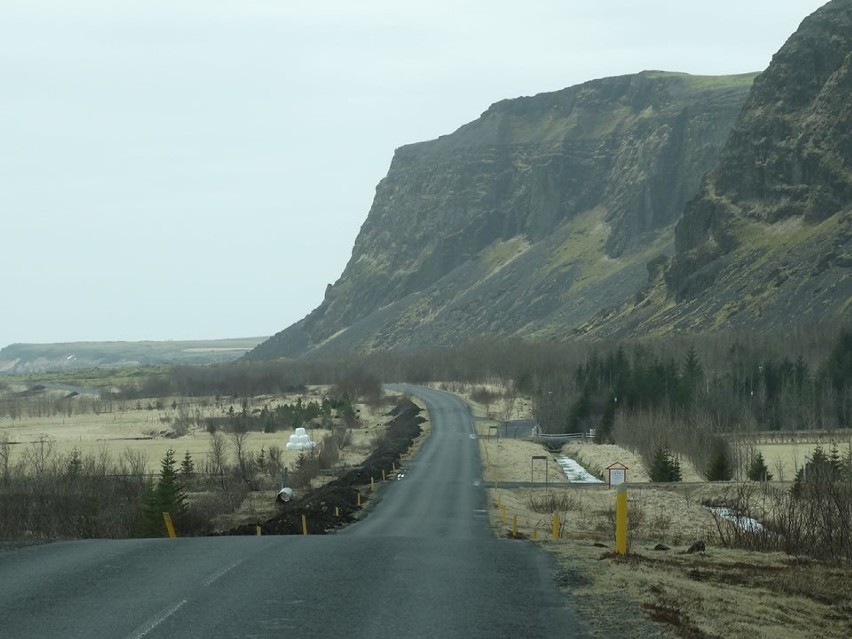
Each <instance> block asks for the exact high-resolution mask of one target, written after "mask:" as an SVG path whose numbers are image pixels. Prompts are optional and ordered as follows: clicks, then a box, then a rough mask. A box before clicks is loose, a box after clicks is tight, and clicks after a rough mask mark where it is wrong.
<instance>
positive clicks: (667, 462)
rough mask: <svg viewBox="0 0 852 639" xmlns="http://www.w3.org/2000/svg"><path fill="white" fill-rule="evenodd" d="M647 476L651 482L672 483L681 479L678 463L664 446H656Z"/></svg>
mask: <svg viewBox="0 0 852 639" xmlns="http://www.w3.org/2000/svg"><path fill="white" fill-rule="evenodd" d="M648 474H649V475H650V476H651V481H653V482H674V481H681V479H682V475H681V470H680V462H678V461H677V460H676V459H675V458H674V457H673V456H672V454H671V453H670V452H669V449H668V447H667V446H665V445H660V446H657V450H656V451H655V452H654V458H653V460H652V461H651V469H650V471H649V473H648Z"/></svg>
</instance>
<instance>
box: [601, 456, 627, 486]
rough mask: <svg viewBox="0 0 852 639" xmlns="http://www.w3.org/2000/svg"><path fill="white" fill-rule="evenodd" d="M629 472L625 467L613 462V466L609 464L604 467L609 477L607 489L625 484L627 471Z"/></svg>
mask: <svg viewBox="0 0 852 639" xmlns="http://www.w3.org/2000/svg"><path fill="white" fill-rule="evenodd" d="M628 470H630V469H629V468H628V467H627V466H625V465H624V464H622V463H621V462H615V463H614V464H610V465H609V466H607V467H606V471H607V474H608V477H609V486H608V487H609V488H612V487H613V486H620V485H621V484H626V483H627V471H628Z"/></svg>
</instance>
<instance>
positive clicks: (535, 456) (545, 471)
mask: <svg viewBox="0 0 852 639" xmlns="http://www.w3.org/2000/svg"><path fill="white" fill-rule="evenodd" d="M537 459H538V460H541V459H543V460H544V489H545V490H547V465H548V461H549V460H548V457H547V455H533V456H532V457H530V483H531V484H532V483H533V465H534V464H535V462H536V460H537Z"/></svg>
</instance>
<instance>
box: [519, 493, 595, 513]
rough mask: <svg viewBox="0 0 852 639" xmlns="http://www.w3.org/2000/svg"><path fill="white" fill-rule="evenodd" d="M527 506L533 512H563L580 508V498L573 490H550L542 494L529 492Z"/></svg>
mask: <svg viewBox="0 0 852 639" xmlns="http://www.w3.org/2000/svg"><path fill="white" fill-rule="evenodd" d="M527 506H528V507H529V509H530V510H532V511H533V512H535V513H564V512H568V511H574V510H580V509H581V507H582V506H581V503H580V500H579V499H578V498H577V496H576V495H575V494H574V493H573V492H569V491H557V490H550V491H547V492H546V493H545V494H543V495H536V494H535V493H533V494H531V495H530V496H529V497H528V498H527Z"/></svg>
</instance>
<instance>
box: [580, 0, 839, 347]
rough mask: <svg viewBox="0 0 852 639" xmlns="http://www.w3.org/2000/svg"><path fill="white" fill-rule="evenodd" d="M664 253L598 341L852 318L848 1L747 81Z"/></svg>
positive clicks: (812, 20)
mask: <svg viewBox="0 0 852 639" xmlns="http://www.w3.org/2000/svg"><path fill="white" fill-rule="evenodd" d="M675 248H676V255H675V256H674V258H673V259H672V260H670V262H669V263H657V264H656V265H655V266H656V270H657V272H658V273H659V274H660V275H661V276H662V277H661V279H660V281H659V282H658V283H657V284H658V285H657V286H655V287H652V288H651V289H650V290H649V291H648V292H647V296H646V298H645V299H642V300H641V301H639V302H637V303H636V304H632V305H628V306H626V307H624V308H621V309H620V310H619V311H617V312H615V313H610V314H607V315H605V316H602V317H599V318H597V320H596V321H595V322H592V323H591V325H590V327H587V328H590V332H592V333H602V334H610V335H619V334H646V333H648V332H657V333H659V332H666V331H669V330H680V331H684V330H691V331H694V330H712V329H715V328H719V327H731V326H734V327H737V326H742V327H761V326H774V327H779V326H782V327H783V326H792V325H794V324H796V323H799V322H818V321H823V320H833V319H837V318H843V317H849V316H850V315H852V0H834V1H833V2H829V3H828V4H826V5H825V6H823V7H822V8H821V9H819V10H818V11H816V12H815V13H814V14H813V15H811V16H809V17H808V18H807V19H805V20H804V21H803V22H802V24H801V26H800V27H799V29H798V30H797V31H796V33H795V34H793V35H792V36H791V37H790V39H789V40H788V41H787V42H786V43H785V45H784V46H783V47H782V48H781V50H779V51H778V53H777V54H776V55H775V56H774V57H773V59H772V62H771V64H770V66H769V68H768V69H767V70H766V71H765V72H764V73H762V74H761V75H760V76H759V77H758V78H757V80H756V81H755V82H754V86H753V88H752V91H751V93H750V95H749V97H748V100H747V101H746V104H745V106H744V108H743V111H742V113H741V114H740V116H739V118H738V119H737V122H736V124H735V125H734V127H733V130H732V132H731V135H730V138H729V139H728V141H727V143H726V145H725V148H724V150H723V151H722V154H721V157H720V159H719V163H718V165H717V166H716V167H715V168H714V169H713V170H712V171H710V172H709V173H708V174H707V176H706V178H705V179H704V181H703V183H702V186H701V189H700V191H699V193H698V194H697V195H696V197H695V198H693V199H692V200H691V201H690V202H689V203H688V205H687V206H686V209H685V212H684V215H683V218H682V219H681V220H680V221H679V222H678V224H677V227H676V231H675Z"/></svg>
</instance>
